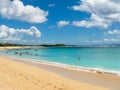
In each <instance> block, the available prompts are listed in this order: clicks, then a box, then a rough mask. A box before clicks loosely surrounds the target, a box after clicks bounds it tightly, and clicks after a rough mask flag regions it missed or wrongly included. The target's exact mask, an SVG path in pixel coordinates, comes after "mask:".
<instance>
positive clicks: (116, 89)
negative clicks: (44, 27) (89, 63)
mask: <svg viewBox="0 0 120 90" xmlns="http://www.w3.org/2000/svg"><path fill="white" fill-rule="evenodd" d="M14 48H15V49H16V48H22V47H7V48H4V47H2V48H0V50H1V49H14ZM0 67H1V68H0V90H120V86H119V84H120V77H117V76H114V75H104V74H100V73H96V74H95V73H89V72H82V71H74V70H68V69H64V68H60V67H55V66H50V65H43V64H39V63H32V62H28V61H19V60H12V59H10V58H7V57H5V56H0Z"/></svg>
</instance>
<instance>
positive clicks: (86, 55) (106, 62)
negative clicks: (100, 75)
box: [0, 47, 120, 73]
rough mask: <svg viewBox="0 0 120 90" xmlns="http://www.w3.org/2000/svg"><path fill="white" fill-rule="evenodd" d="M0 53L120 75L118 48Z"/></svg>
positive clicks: (34, 49) (67, 48)
mask: <svg viewBox="0 0 120 90" xmlns="http://www.w3.org/2000/svg"><path fill="white" fill-rule="evenodd" d="M0 53H2V54H5V55H10V56H14V57H16V58H26V59H28V60H31V59H32V60H35V61H36V60H37V61H39V60H42V61H47V62H55V63H59V64H61V65H62V64H65V65H71V66H79V67H82V68H87V69H88V68H90V69H94V70H105V71H109V72H116V73H120V48H79V47H54V48H52V47H49V48H27V49H15V50H5V51H1V52H0Z"/></svg>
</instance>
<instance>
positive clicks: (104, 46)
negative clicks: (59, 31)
mask: <svg viewBox="0 0 120 90" xmlns="http://www.w3.org/2000/svg"><path fill="white" fill-rule="evenodd" d="M7 46H42V47H82V48H106V47H120V44H104V45H66V44H40V45H27V44H10V43H0V47H7Z"/></svg>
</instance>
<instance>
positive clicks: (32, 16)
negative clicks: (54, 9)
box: [0, 0, 48, 23]
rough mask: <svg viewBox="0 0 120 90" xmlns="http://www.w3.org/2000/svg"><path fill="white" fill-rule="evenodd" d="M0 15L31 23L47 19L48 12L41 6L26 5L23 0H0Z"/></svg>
mask: <svg viewBox="0 0 120 90" xmlns="http://www.w3.org/2000/svg"><path fill="white" fill-rule="evenodd" d="M0 16H2V17H3V18H8V19H16V20H21V21H26V22H30V23H43V22H45V21H47V18H46V17H47V16H48V12H47V11H44V10H42V9H40V8H39V7H34V6H32V5H24V4H23V2H22V1H21V0H13V1H11V0H0Z"/></svg>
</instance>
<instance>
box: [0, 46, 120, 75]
mask: <svg viewBox="0 0 120 90" xmlns="http://www.w3.org/2000/svg"><path fill="white" fill-rule="evenodd" d="M20 48H41V47H13V48H11V47H8V48H7V49H20ZM0 50H1V49H0ZM3 50H4V49H3ZM5 50H6V49H5ZM3 56H5V57H6V55H3ZM7 58H10V59H14V60H17V61H27V62H31V63H38V64H43V65H49V66H54V67H58V68H64V69H69V70H75V71H83V72H89V73H98V74H103V75H114V76H117V77H120V71H114V70H105V69H101V68H91V67H82V66H76V65H68V64H63V63H58V62H51V61H46V60H37V59H29V58H25V59H24V58H20V57H19V58H18V57H14V56H7Z"/></svg>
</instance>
